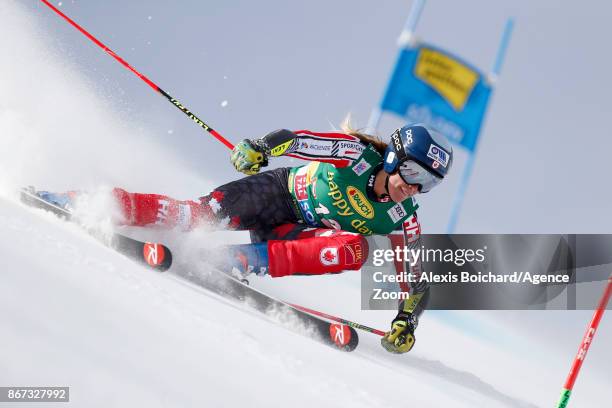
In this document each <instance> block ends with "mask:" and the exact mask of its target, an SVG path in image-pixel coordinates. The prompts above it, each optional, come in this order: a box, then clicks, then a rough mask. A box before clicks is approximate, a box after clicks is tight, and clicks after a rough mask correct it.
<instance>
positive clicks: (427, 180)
mask: <svg viewBox="0 0 612 408" xmlns="http://www.w3.org/2000/svg"><path fill="white" fill-rule="evenodd" d="M399 174H400V176H401V178H402V180H404V181H405V182H406V183H408V184H418V185H419V186H420V187H421V188H420V189H419V191H420V192H421V193H427V192H428V191H429V190H431V189H432V188H434V187H435V186H437V185H438V184H440V182H441V181H442V178H441V177H439V176H436V175H435V174H433V173H431V172H430V171H429V170H427V169H426V168H425V167H423V166H421V165H420V164H419V163H417V162H415V161H414V160H406V161H405V162H403V163H402V164H401V165H400V166H399Z"/></svg>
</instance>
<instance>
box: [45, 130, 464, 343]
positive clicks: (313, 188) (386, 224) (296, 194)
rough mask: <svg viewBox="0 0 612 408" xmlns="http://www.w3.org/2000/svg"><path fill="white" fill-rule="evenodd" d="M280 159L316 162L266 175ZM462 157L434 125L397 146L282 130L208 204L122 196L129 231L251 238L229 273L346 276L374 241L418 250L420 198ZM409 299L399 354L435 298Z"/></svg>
mask: <svg viewBox="0 0 612 408" xmlns="http://www.w3.org/2000/svg"><path fill="white" fill-rule="evenodd" d="M278 156H291V157H297V158H301V159H305V160H309V161H311V162H310V163H309V164H307V165H305V166H300V167H293V168H277V169H274V170H270V171H266V172H262V173H259V170H260V169H261V168H262V167H265V166H267V165H268V159H269V158H270V157H278ZM452 157H453V152H452V147H451V146H450V143H449V142H448V141H447V140H446V139H445V138H444V137H443V136H442V135H441V134H439V133H438V132H435V131H433V130H431V129H428V128H426V127H425V126H424V125H413V126H404V127H402V128H400V129H398V130H396V131H395V132H394V133H393V135H392V136H391V141H390V143H389V144H388V145H387V144H385V143H383V142H381V141H380V140H378V139H375V138H373V137H371V136H369V135H365V134H361V133H358V132H354V131H346V132H345V133H315V132H310V131H307V130H300V131H295V132H292V131H289V130H286V129H281V130H276V131H273V132H271V133H269V134H267V135H266V136H264V137H263V138H261V139H256V140H249V139H245V140H243V141H242V142H240V143H239V144H237V145H236V146H235V148H234V149H233V151H232V154H231V162H232V164H233V165H234V167H235V168H236V169H237V170H238V171H240V172H243V173H245V174H247V175H249V177H245V178H243V179H240V180H236V181H233V182H230V183H228V184H225V185H223V186H220V187H217V188H216V189H214V190H213V191H212V192H211V193H210V194H208V195H206V196H203V197H200V198H199V199H198V200H187V201H179V200H175V199H173V198H170V197H168V196H164V195H158V194H140V193H130V192H127V191H125V190H123V189H119V188H116V189H114V190H113V195H114V197H115V198H116V200H117V203H118V206H119V208H120V212H121V219H120V220H119V223H121V224H124V225H130V226H147V225H152V224H153V225H159V226H162V227H167V228H174V227H177V226H178V227H181V228H184V229H187V230H188V229H192V228H194V227H197V226H203V225H205V226H208V227H212V228H216V229H234V230H249V231H250V232H251V240H252V243H251V244H245V245H233V246H230V247H229V248H228V253H229V261H228V263H229V264H228V265H227V266H228V268H234V270H235V271H236V270H238V271H239V273H240V274H241V275H242V276H246V275H247V274H249V273H256V274H258V275H265V274H267V275H270V276H272V277H280V276H286V275H294V274H310V275H319V274H325V273H339V272H342V271H344V270H359V269H360V268H361V266H362V265H363V264H364V262H365V261H366V258H367V256H368V244H367V241H366V240H365V238H364V236H368V235H372V234H385V235H388V234H390V235H389V236H390V238H391V240H392V243H393V245H396V246H397V245H402V244H403V245H414V244H415V243H417V245H418V240H419V234H420V227H419V224H418V221H417V219H416V210H417V208H418V205H417V204H416V202H415V200H414V196H415V195H416V194H418V193H427V192H428V191H430V190H431V189H432V188H433V187H435V186H436V185H437V184H439V183H440V182H441V181H442V179H443V178H444V177H445V176H446V175H447V173H448V171H449V169H450V167H451V165H452ZM38 194H39V195H40V196H41V197H42V198H43V199H46V200H48V201H52V202H54V203H56V204H59V205H62V206H64V207H67V206H70V204H71V202H72V201H73V200H72V198H73V197H72V196H71V195H69V194H67V193H63V194H55V193H48V192H39V193H38ZM394 231H395V232H394ZM398 239H399V240H398ZM400 269H403V268H402V267H401V266H400ZM413 272H414V270H413ZM417 273H418V271H417ZM403 289H405V290H406V291H410V297H409V298H408V299H407V300H405V301H402V302H400V307H399V312H398V314H397V316H396V317H395V319H393V321H392V323H391V330H390V331H389V332H388V333H387V334H386V335H385V336H384V337H383V338H382V340H381V343H382V345H383V347H384V348H385V349H386V350H388V351H390V352H393V353H405V352H407V351H409V350H410V349H411V348H412V347H413V345H414V341H415V337H414V330H415V329H416V327H417V324H418V316H419V315H420V313H421V312H422V311H423V307H424V303H425V302H424V301H421V299H422V298H423V297H424V295H425V294H426V293H427V288H426V287H422V286H421V285H418V284H416V285H414V284H413V285H412V286H411V287H410V288H403Z"/></svg>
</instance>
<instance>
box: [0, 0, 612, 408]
mask: <svg viewBox="0 0 612 408" xmlns="http://www.w3.org/2000/svg"><path fill="white" fill-rule="evenodd" d="M0 16H2V21H3V24H2V25H0V48H1V49H2V50H3V53H4V54H5V55H8V56H10V58H7V61H8V62H4V63H2V64H0V91H1V92H2V94H3V96H4V97H3V98H2V100H0V259H2V271H1V272H0V327H2V336H1V340H0V341H1V343H0V344H1V347H0V367H1V368H2V369H1V370H0V385H1V386H8V385H14V386H27V385H53V386H70V387H71V392H70V396H71V400H72V405H73V406H87V407H97V406H100V407H123V406H147V407H179V406H180V407H192V406H193V407H195V406H199V407H201V406H221V407H225V406H239V405H248V406H252V407H264V406H291V407H310V406H319V407H338V406H351V407H361V406H363V407H366V406H367V407H378V406H380V407H382V406H384V407H405V406H408V405H409V406H418V407H440V406H452V407H475V406H486V407H509V406H511V407H521V406H523V407H535V406H542V407H543V406H550V405H552V404H553V402H554V401H556V399H557V396H558V393H559V391H560V388H561V385H562V382H563V380H564V378H565V375H566V373H567V370H568V369H569V365H570V362H571V358H572V357H573V353H574V352H575V350H576V348H577V347H578V342H579V341H580V338H581V335H582V332H583V328H584V326H585V325H586V323H587V321H588V313H578V312H576V313H574V314H571V313H569V312H557V313H555V312H541V313H538V312H529V313H527V312H521V313H514V314H513V313H511V312H505V313H493V312H490V313H484V312H481V313H478V312H471V313H466V312H445V313H442V312H438V313H436V312H427V313H426V315H425V316H424V318H423V319H422V320H421V323H420V326H419V328H418V330H417V343H416V346H415V349H414V350H413V351H412V352H411V353H410V354H409V355H403V356H396V355H391V354H388V353H387V352H385V351H384V350H383V349H382V348H381V347H380V345H379V344H378V341H379V339H378V338H377V337H376V336H374V335H371V334H368V333H360V340H361V342H360V345H359V347H358V349H357V350H356V351H355V352H353V353H348V354H347V353H341V352H339V351H336V350H333V349H331V348H328V347H325V346H323V345H321V344H319V343H317V342H315V341H312V340H311V339H308V338H306V337H303V336H301V335H299V334H296V333H294V332H292V331H290V330H288V329H286V328H282V327H279V326H278V325H277V324H275V323H273V322H271V321H270V319H269V318H267V317H265V316H261V315H259V314H257V313H255V312H253V311H252V310H250V309H248V308H247V307H245V306H243V305H240V304H236V303H233V302H230V301H227V300H225V299H222V298H219V297H218V296H216V295H213V294H210V293H208V292H207V291H205V290H203V289H201V288H199V287H197V286H195V285H194V284H192V283H190V282H188V281H185V280H183V279H181V278H179V277H178V276H177V275H176V274H175V273H173V272H172V271H173V270H172V269H171V271H170V272H168V273H163V274H159V273H153V272H151V271H149V270H146V269H144V268H142V267H139V266H137V265H135V264H134V263H132V262H131V261H129V260H127V259H125V258H123V257H122V256H120V255H118V254H116V253H115V252H113V251H111V250H109V249H107V248H105V247H104V246H102V245H101V244H100V243H98V242H97V241H95V240H94V239H92V238H91V237H89V236H88V235H87V234H85V233H84V232H83V231H82V230H81V229H79V228H78V227H76V226H74V225H71V224H67V223H64V222H61V221H60V220H57V219H56V218H54V217H53V216H51V215H49V214H45V213H43V212H41V211H37V210H32V209H27V208H25V207H23V206H22V205H20V204H19V203H18V202H16V200H15V194H14V192H15V191H16V188H18V187H21V186H24V185H28V184H34V185H36V186H38V187H41V188H48V189H51V190H66V189H71V188H79V189H87V190H92V189H98V190H99V191H104V188H103V186H107V187H106V188H108V186H122V187H125V188H127V189H130V190H137V191H150V192H158V193H165V194H169V195H173V196H175V197H181V198H183V197H194V196H197V194H199V193H201V192H202V191H207V190H208V189H209V188H210V187H212V186H214V185H215V184H218V180H215V179H212V180H209V179H204V178H203V177H202V175H201V174H200V173H198V172H196V171H195V170H194V169H193V168H190V167H188V166H186V165H185V164H184V162H183V160H182V158H181V155H180V154H179V153H180V152H179V151H177V150H176V149H175V147H174V145H173V143H175V141H176V139H174V138H173V139H171V141H168V140H167V139H164V137H163V136H167V135H168V134H171V133H173V130H167V129H169V128H168V127H164V128H163V130H161V131H159V132H158V133H159V134H158V133H156V131H155V130H152V129H147V127H146V126H144V125H143V124H140V123H138V121H137V120H134V119H133V118H132V117H130V116H129V115H128V114H126V113H125V112H116V111H115V110H113V108H111V105H113V104H111V103H109V101H108V97H107V96H106V94H105V93H104V92H103V91H101V90H100V89H99V88H98V87H97V86H96V85H95V84H92V83H91V82H90V81H89V80H87V79H86V78H84V77H83V76H82V75H81V73H80V70H79V69H78V68H77V67H75V66H74V65H72V64H71V63H70V62H67V61H66V60H65V58H63V56H64V54H63V53H62V51H55V50H56V47H55V46H54V44H53V43H52V41H51V40H50V39H49V37H50V36H49V35H48V33H47V32H45V31H42V30H41V28H40V26H42V24H40V21H38V20H36V19H33V18H31V17H30V15H29V14H28V13H27V12H25V11H24V10H23V9H22V6H20V5H19V4H18V3H17V2H15V1H12V0H9V1H3V2H0ZM60 48H61V47H60ZM56 52H58V53H59V55H61V56H58V55H56ZM100 71H102V70H100ZM104 75H105V76H106V80H109V79H108V76H110V75H111V74H106V73H105V74H104ZM133 80H137V79H136V78H133ZM110 81H111V82H112V80H110ZM100 82H102V80H101V81H100ZM32 84H35V86H34V87H33V86H32ZM168 109H169V110H172V107H168ZM75 112H78V115H75ZM34 119H35V120H34ZM175 129H177V128H175ZM174 133H180V132H179V131H178V130H177V132H174ZM160 134H161V136H160ZM158 163H163V166H158V165H157V164H158ZM204 165H205V164H204ZM177 180H179V181H180V182H178V183H177V182H176V181H177ZM97 212H98V213H100V212H103V209H99V211H97ZM124 232H126V233H128V234H131V235H134V236H137V237H141V238H148V239H151V240H157V239H159V240H162V241H164V242H166V243H168V244H169V246H170V247H171V248H172V249H173V250H175V253H176V255H177V257H176V259H180V260H184V261H192V263H193V265H194V266H193V268H194V270H193V272H194V273H197V274H199V273H206V271H207V268H206V265H205V264H202V263H201V262H199V263H198V262H196V261H197V260H198V254H199V253H200V251H201V249H202V248H211V247H213V245H219V244H223V243H233V242H244V240H245V238H246V237H245V234H239V233H228V232H225V233H224V232H220V233H214V234H211V233H207V232H205V231H193V232H191V233H188V234H179V233H177V232H159V231H150V230H137V229H130V230H125V231H124ZM209 250H210V249H209ZM252 285H253V286H255V287H257V288H259V289H261V290H263V291H265V292H268V293H272V294H274V295H275V296H277V297H279V298H282V299H286V300H288V301H291V302H295V303H300V304H302V305H304V306H307V307H311V308H314V309H318V310H321V311H324V312H327V313H332V314H337V315H340V316H343V317H345V318H348V319H353V320H355V321H358V322H360V323H363V324H366V325H369V326H373V327H376V328H379V329H387V328H388V326H389V322H390V320H391V318H392V317H393V315H394V313H393V312H392V311H380V312H375V311H361V310H360V299H359V285H360V279H359V273H357V272H350V273H345V274H341V275H335V276H321V277H289V278H283V279H276V280H273V279H269V278H263V279H256V278H254V279H252ZM570 326H571V330H569V329H567V328H568V327H570ZM562 330H568V333H571V335H559V333H560V332H561V331H562ZM562 333H563V334H564V333H565V332H562ZM611 334H612V333H611V332H610V329H609V325H608V328H606V323H605V320H604V322H603V323H602V327H600V330H599V332H598V334H597V337H596V338H595V340H594V343H593V346H592V347H591V350H590V352H589V353H590V354H589V356H588V358H587V361H586V362H585V365H584V367H583V372H582V373H581V376H580V377H579V379H578V382H577V384H576V388H575V393H574V395H573V396H572V401H571V403H572V404H575V406H588V407H604V406H606V405H605V402H604V401H602V399H603V398H602V395H603V394H604V391H602V390H605V389H607V388H606V387H609V383H610V381H609V379H610V377H609V372H608V371H606V370H607V368H606V367H608V366H609V354H606V350H605V348H604V346H606V344H609V343H610V338H611V337H610V335H611ZM606 358H608V360H607V363H606ZM606 364H607V365H606ZM20 406H24V407H25V406H27V404H23V405H20Z"/></svg>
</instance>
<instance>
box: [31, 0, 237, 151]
mask: <svg viewBox="0 0 612 408" xmlns="http://www.w3.org/2000/svg"><path fill="white" fill-rule="evenodd" d="M40 1H42V2H43V3H44V4H45V5H46V6H48V7H49V8H50V9H51V10H53V11H55V12H56V13H57V14H58V15H59V16H60V17H62V18H63V19H64V20H66V21H67V22H68V23H69V24H70V25H72V26H73V27H74V28H76V29H77V30H79V31H80V32H81V33H82V34H83V35H84V36H85V37H87V38H89V39H90V40H91V41H92V42H93V43H94V44H96V45H97V46H98V47H100V48H102V49H103V50H104V51H105V52H106V53H107V54H108V55H110V56H111V57H113V58H114V59H116V60H117V61H118V62H119V63H121V65H123V66H124V67H126V68H127V69H129V70H130V71H132V72H133V73H134V74H136V76H137V77H138V78H140V79H142V80H143V81H144V82H145V83H146V84H147V85H149V86H150V87H151V88H153V89H154V90H155V91H156V92H158V93H159V94H161V95H162V96H163V97H165V98H166V99H168V100H169V101H170V102H171V103H172V104H173V105H174V106H176V107H177V108H178V109H179V110H180V111H181V112H183V113H184V114H185V115H187V116H189V118H190V119H191V120H193V121H194V122H195V123H196V124H197V125H198V126H200V127H201V128H202V129H204V130H205V131H207V132H208V133H210V134H211V135H213V136H214V137H215V138H216V139H217V140H218V141H220V142H221V143H223V144H224V145H225V146H227V147H228V148H230V149H233V148H234V145H232V144H231V143H230V142H229V141H228V140H227V139H226V138H224V137H223V136H221V135H220V134H219V132H217V131H216V130H214V129H213V128H211V127H210V126H208V125H207V124H206V123H204V121H202V120H201V119H200V118H198V117H197V116H196V115H195V114H194V113H193V112H191V111H190V110H189V109H187V108H186V107H185V105H183V104H182V103H180V102H179V101H178V100H176V99H175V98H174V97H172V96H171V95H170V94H169V93H167V92H166V91H164V90H163V89H161V88H160V87H159V86H157V85H156V84H155V83H154V82H153V81H151V80H150V79H149V78H147V77H146V76H144V75H143V74H141V73H140V72H138V71H136V69H135V68H134V67H132V66H131V65H130V64H128V63H127V61H125V60H124V59H123V58H121V57H120V56H118V55H117V54H115V52H114V51H113V50H111V49H110V48H108V47H107V46H106V45H104V44H103V43H102V42H101V41H100V40H98V39H97V38H96V37H94V36H93V35H91V34H90V33H89V32H87V30H85V29H84V28H83V27H81V26H80V25H78V24H77V23H76V22H74V21H73V20H72V19H70V17H68V16H67V15H65V14H64V13H62V12H61V11H59V10H58V9H57V8H56V7H55V6H54V5H53V4H51V3H49V1H48V0H40Z"/></svg>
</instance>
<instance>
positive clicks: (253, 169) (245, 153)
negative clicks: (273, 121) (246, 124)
mask: <svg viewBox="0 0 612 408" xmlns="http://www.w3.org/2000/svg"><path fill="white" fill-rule="evenodd" d="M257 142H259V141H258V140H256V141H251V140H249V139H244V140H243V141H242V142H240V143H238V144H237V145H236V146H235V147H234V149H233V150H232V156H231V157H230V161H231V162H232V164H233V165H234V167H235V168H236V170H238V171H240V172H242V173H244V174H248V175H249V176H250V175H253V174H257V173H259V170H260V169H261V168H262V167H265V166H267V165H268V155H267V154H266V149H265V147H264V146H263V143H257Z"/></svg>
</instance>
